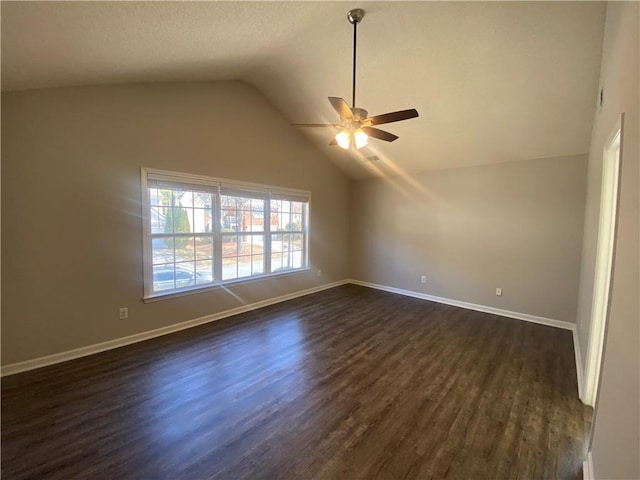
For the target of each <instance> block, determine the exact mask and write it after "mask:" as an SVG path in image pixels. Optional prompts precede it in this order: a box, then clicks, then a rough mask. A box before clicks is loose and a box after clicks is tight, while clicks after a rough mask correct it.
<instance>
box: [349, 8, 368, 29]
mask: <svg viewBox="0 0 640 480" xmlns="http://www.w3.org/2000/svg"><path fill="white" fill-rule="evenodd" d="M347 18H348V19H349V23H350V24H351V25H354V24H356V23H360V22H361V21H362V19H363V18H364V10H362V9H361V8H354V9H352V10H349V11H348V12H347Z"/></svg>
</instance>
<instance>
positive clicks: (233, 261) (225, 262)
mask: <svg viewBox="0 0 640 480" xmlns="http://www.w3.org/2000/svg"><path fill="white" fill-rule="evenodd" d="M234 278H238V258H237V257H234V258H224V259H222V280H232V279H234Z"/></svg>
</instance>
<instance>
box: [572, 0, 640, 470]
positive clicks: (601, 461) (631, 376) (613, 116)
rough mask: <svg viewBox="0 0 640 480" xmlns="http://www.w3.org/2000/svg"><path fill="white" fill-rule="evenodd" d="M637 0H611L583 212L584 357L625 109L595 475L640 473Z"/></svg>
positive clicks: (581, 336)
mask: <svg viewBox="0 0 640 480" xmlns="http://www.w3.org/2000/svg"><path fill="white" fill-rule="evenodd" d="M638 7H639V4H638V3H637V2H610V3H609V4H608V6H607V20H606V25H605V35H604V44H603V51H602V68H601V75H600V77H601V83H602V85H603V86H604V105H603V107H602V110H601V111H599V112H596V115H595V120H594V125H593V134H592V138H591V149H590V155H589V174H588V187H587V202H586V214H585V231H584V252H583V259H582V265H583V268H582V272H581V277H580V297H579V298H580V300H579V305H578V334H579V339H580V344H581V350H582V353H583V358H585V360H586V352H587V345H588V341H589V329H590V315H591V301H592V300H591V299H592V295H593V283H594V271H595V258H596V247H597V236H598V215H599V208H600V186H601V181H602V178H601V175H602V152H603V148H604V146H605V142H606V138H607V137H608V135H609V134H610V132H611V131H612V130H613V128H614V126H615V123H616V120H617V118H618V117H619V116H620V114H621V113H623V112H624V114H625V125H624V132H623V139H622V155H621V182H620V185H619V188H620V197H619V204H618V226H617V228H618V230H617V239H616V244H615V260H614V262H615V263H614V273H613V277H612V290H611V298H610V302H611V303H610V317H609V322H608V326H607V333H606V340H605V351H604V360H603V366H602V371H601V382H600V390H599V396H598V400H597V401H596V410H595V422H594V430H593V441H592V452H593V465H594V471H595V474H596V478H599V479H600V478H625V479H626V478H640V398H639V395H640V385H639V379H640V354H639V351H640V306H639V302H638V296H639V295H640V281H639V270H640V259H639V256H638V249H639V245H640V235H639V233H638V232H639V228H640V227H639V221H640V208H639V197H638V190H639V182H638V176H639V169H638V162H639V158H640V141H639V138H638V137H639V130H640V124H639V121H638V120H639V112H638V109H639V108H640V98H639V97H640V94H639V90H640V77H639V74H638V56H639V51H638V43H639V41H640V40H639V36H638V24H639V21H640V18H639V15H640V9H639V8H638Z"/></svg>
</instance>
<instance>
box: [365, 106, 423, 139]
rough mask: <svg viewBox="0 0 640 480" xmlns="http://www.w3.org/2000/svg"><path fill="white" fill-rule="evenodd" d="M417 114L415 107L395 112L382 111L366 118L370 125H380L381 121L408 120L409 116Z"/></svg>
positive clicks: (412, 116) (413, 116)
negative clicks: (380, 113)
mask: <svg viewBox="0 0 640 480" xmlns="http://www.w3.org/2000/svg"><path fill="white" fill-rule="evenodd" d="M417 116H418V111H417V110H416V109H415V108H411V109H409V110H399V111H397V112H391V113H383V114H382V115H376V116H375V117H369V118H367V123H369V124H370V125H382V124H383V123H391V122H399V121H401V120H409V119H410V118H415V117H417ZM372 136H373V135H372Z"/></svg>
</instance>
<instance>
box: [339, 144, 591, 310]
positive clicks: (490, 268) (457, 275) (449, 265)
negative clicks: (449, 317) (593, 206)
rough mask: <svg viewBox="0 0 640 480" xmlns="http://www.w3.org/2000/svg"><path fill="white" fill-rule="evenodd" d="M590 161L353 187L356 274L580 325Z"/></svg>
mask: <svg viewBox="0 0 640 480" xmlns="http://www.w3.org/2000/svg"><path fill="white" fill-rule="evenodd" d="M586 162H587V158H586V155H577V156H571V157H562V158H548V159H541V160H532V161H521V162H512V163H504V164H497V165H489V166H482V167H470V168H459V169H449V170H442V171H434V172H427V173H423V174H420V175H417V176H415V175H414V176H412V177H411V178H404V179H403V178H402V177H396V178H393V179H386V180H384V179H375V180H363V181H359V182H355V185H354V188H353V192H352V214H351V217H352V218H351V227H352V228H351V235H350V242H351V248H350V252H351V262H352V263H351V272H352V275H353V276H354V278H356V279H358V280H363V281H366V282H371V283H377V284H382V285H386V286H392V287H396V288H401V289H406V290H411V291H415V292H421V293H425V294H429V295H435V296H439V297H444V298H449V299H453V300H459V301H464V302H471V303H475V304H479V305H484V306H491V307H495V308H501V309H506V310H510V311H514V312H518V313H526V314H530V315H538V316H542V317H547V318H551V319H555V320H563V321H567V322H575V316H576V302H577V294H578V274H579V269H580V252H581V243H582V224H583V216H584V199H585V186H586ZM423 274H424V275H426V276H427V283H426V285H422V284H421V283H420V276H421V275H423ZM496 287H501V288H502V289H503V296H502V297H498V296H496V295H495V289H496Z"/></svg>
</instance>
